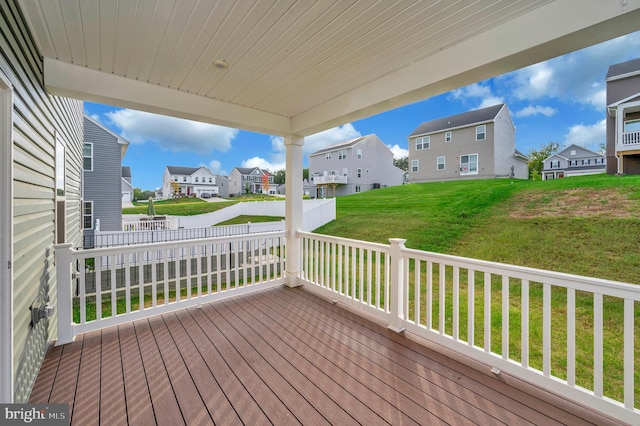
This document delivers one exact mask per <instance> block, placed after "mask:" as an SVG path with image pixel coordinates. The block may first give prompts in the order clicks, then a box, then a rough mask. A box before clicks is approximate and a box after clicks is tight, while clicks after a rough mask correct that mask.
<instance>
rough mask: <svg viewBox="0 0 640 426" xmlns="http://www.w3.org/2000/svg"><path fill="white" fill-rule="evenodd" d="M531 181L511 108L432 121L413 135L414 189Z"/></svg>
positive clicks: (503, 106) (411, 175)
mask: <svg viewBox="0 0 640 426" xmlns="http://www.w3.org/2000/svg"><path fill="white" fill-rule="evenodd" d="M528 175H529V167H528V158H527V156H526V155H524V154H522V153H521V152H520V151H518V150H517V149H516V129H515V126H514V125H513V121H512V120H511V115H510V114H509V109H508V108H507V105H506V104H499V105H494V106H490V107H487V108H482V109H477V110H473V111H468V112H465V113H462V114H457V115H452V116H449V117H444V118H439V119H436V120H432V121H428V122H425V123H422V124H421V125H420V126H418V128H416V129H415V130H414V131H413V132H412V133H411V134H410V135H409V182H410V183H419V182H433V181H444V180H454V179H490V178H498V177H510V178H516V179H527V178H528Z"/></svg>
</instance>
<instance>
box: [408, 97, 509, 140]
mask: <svg viewBox="0 0 640 426" xmlns="http://www.w3.org/2000/svg"><path fill="white" fill-rule="evenodd" d="M504 106H505V105H504V104H499V105H494V106H490V107H487V108H482V109H476V110H473V111H467V112H463V113H462V114H456V115H451V116H449V117H444V118H438V119H436V120H433V121H427V122H425V123H422V124H421V125H420V126H418V128H417V129H415V130H414V131H413V132H412V133H411V134H410V135H409V137H412V136H417V135H426V134H429V133H434V132H439V131H442V130H446V129H453V128H456V127H465V126H470V125H472V124H475V123H482V122H485V121H490V120H493V119H494V118H496V115H498V112H500V110H501V109H502V108H503V107H504Z"/></svg>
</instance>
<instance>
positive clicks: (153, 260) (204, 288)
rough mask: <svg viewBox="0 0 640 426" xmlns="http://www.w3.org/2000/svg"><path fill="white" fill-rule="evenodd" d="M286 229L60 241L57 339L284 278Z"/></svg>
mask: <svg viewBox="0 0 640 426" xmlns="http://www.w3.org/2000/svg"><path fill="white" fill-rule="evenodd" d="M285 237H286V233H285V232H269V233H263V234H251V235H242V236H235V237H222V238H210V239H200V240H189V241H180V242H167V243H159V244H142V245H135V246H127V247H110V248H101V249H90V250H75V249H71V247H70V245H68V244H62V245H58V246H56V248H55V249H56V264H57V282H58V340H57V342H56V344H57V345H60V344H65V343H69V342H71V341H73V339H74V338H75V336H76V335H77V334H79V333H85V332H88V331H92V330H97V329H100V328H103V327H108V326H111V325H115V324H120V323H123V322H128V321H132V320H135V319H140V318H145V317H148V316H151V315H156V314H159V313H163V312H169V311H173V310H176V309H181V308H184V307H187V306H193V305H197V304H200V303H204V302H208V301H211V300H217V299H221V298H225V297H229V296H231V295H236V294H241V293H244V292H248V291H253V290H257V289H260V288H265V287H269V286H273V285H277V284H280V283H283V282H284V277H283V275H284V266H285V265H284V261H285V258H284V244H285V239H286V238H285Z"/></svg>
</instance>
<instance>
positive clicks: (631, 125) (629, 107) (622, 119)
mask: <svg viewBox="0 0 640 426" xmlns="http://www.w3.org/2000/svg"><path fill="white" fill-rule="evenodd" d="M606 81H607V173H609V174H614V173H617V174H634V175H637V174H640V58H637V59H633V60H631V61H627V62H622V63H619V64H614V65H611V66H609V71H608V72H607V77H606Z"/></svg>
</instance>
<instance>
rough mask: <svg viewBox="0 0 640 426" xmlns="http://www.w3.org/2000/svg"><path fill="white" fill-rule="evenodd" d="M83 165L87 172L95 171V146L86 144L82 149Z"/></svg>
mask: <svg viewBox="0 0 640 426" xmlns="http://www.w3.org/2000/svg"><path fill="white" fill-rule="evenodd" d="M82 157H83V164H82V168H83V169H84V171H85V172H92V171H93V144H92V143H85V144H84V146H83V148H82Z"/></svg>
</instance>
